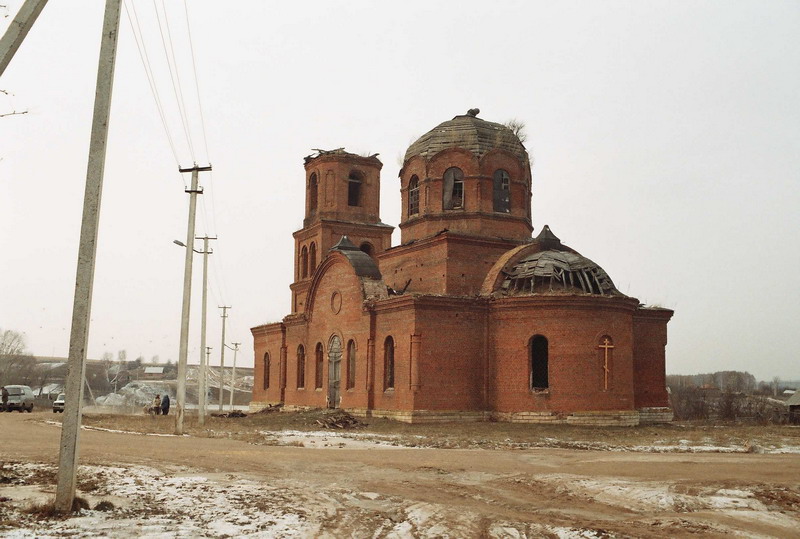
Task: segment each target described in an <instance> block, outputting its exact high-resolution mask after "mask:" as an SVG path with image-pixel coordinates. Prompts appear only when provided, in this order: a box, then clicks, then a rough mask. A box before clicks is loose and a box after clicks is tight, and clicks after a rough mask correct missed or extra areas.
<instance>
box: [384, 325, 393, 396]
mask: <svg viewBox="0 0 800 539" xmlns="http://www.w3.org/2000/svg"><path fill="white" fill-rule="evenodd" d="M383 389H384V390H386V389H394V339H392V338H391V337H386V340H385V341H384V342H383Z"/></svg>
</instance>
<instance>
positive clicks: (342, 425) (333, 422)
mask: <svg viewBox="0 0 800 539" xmlns="http://www.w3.org/2000/svg"><path fill="white" fill-rule="evenodd" d="M317 424H318V425H320V426H321V427H323V428H326V429H357V428H361V427H364V426H365V425H364V423H362V422H361V421H359V420H358V419H356V418H355V417H353V416H351V415H350V414H348V413H347V412H342V411H337V412H333V413H332V414H329V415H326V416H325V417H322V418H320V419H317Z"/></svg>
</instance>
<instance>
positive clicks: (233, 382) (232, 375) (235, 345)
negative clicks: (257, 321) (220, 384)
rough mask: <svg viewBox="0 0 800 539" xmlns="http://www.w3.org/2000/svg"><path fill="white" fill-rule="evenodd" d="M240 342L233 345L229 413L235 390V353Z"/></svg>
mask: <svg viewBox="0 0 800 539" xmlns="http://www.w3.org/2000/svg"><path fill="white" fill-rule="evenodd" d="M240 344H242V343H240V342H235V343H233V348H232V350H233V371H232V372H231V412H232V411H233V392H234V391H235V389H236V386H235V384H236V352H238V351H239V345H240Z"/></svg>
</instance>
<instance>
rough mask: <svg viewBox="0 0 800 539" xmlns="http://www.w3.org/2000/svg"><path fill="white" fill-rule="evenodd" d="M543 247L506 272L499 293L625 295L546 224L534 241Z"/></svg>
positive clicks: (596, 266) (609, 278)
mask: <svg viewBox="0 0 800 539" xmlns="http://www.w3.org/2000/svg"><path fill="white" fill-rule="evenodd" d="M534 244H539V245H540V246H541V247H542V248H543V250H541V251H538V252H535V253H532V254H530V255H528V256H526V257H525V258H523V259H521V260H519V261H518V262H517V263H516V264H514V265H513V266H512V267H511V268H510V269H507V270H506V271H505V274H506V278H505V279H504V280H503V282H502V284H501V285H500V292H501V293H503V294H505V295H509V296H515V295H524V294H559V293H561V294H576V293H577V294H581V293H583V294H596V295H605V296H624V294H623V293H621V292H620V291H619V290H617V289H616V287H614V283H613V282H612V281H611V277H609V276H608V274H607V273H606V272H605V270H604V269H603V268H601V267H600V266H598V265H597V264H596V263H594V262H593V261H591V260H589V259H588V258H586V257H585V256H583V255H581V254H579V253H576V252H575V251H572V250H568V248H566V247H564V246H562V244H561V240H559V239H558V238H557V237H556V236H555V234H553V233H552V232H551V231H550V227H548V226H546V225H545V227H544V229H543V230H542V232H541V234H539V237H537V238H536V239H535V240H534Z"/></svg>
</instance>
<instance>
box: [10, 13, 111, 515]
mask: <svg viewBox="0 0 800 539" xmlns="http://www.w3.org/2000/svg"><path fill="white" fill-rule="evenodd" d="M121 3H122V0H106V10H105V16H104V18H103V34H102V37H101V40H100V60H99V62H98V66H97V86H96V90H95V95H94V113H93V116H92V132H91V138H90V140H89V163H88V165H87V167H86V190H85V191H84V195H83V220H82V222H81V236H80V244H79V246H78V267H77V271H76V277H75V296H74V299H73V303H72V328H71V330H70V336H69V367H68V372H67V380H66V384H65V386H66V387H65V393H66V394H67V402H66V404H65V406H64V418H63V421H62V425H61V442H60V449H59V455H58V486H57V487H56V500H55V509H56V511H58V512H61V513H68V512H70V511H71V510H72V502H73V501H74V499H75V483H76V472H77V468H78V438H79V434H80V429H81V405H82V403H83V380H84V377H85V375H86V348H87V345H88V342H89V320H90V319H91V310H92V289H93V286H94V266H95V264H94V262H95V258H96V255H97V228H98V222H99V219H100V200H101V198H102V192H103V172H104V169H105V162H106V146H107V143H108V123H109V116H110V113H111V90H112V88H113V86H114V64H115V60H116V52H117V38H118V37H119V16H120V6H121ZM26 6H27V4H26ZM4 39H5V38H4Z"/></svg>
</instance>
